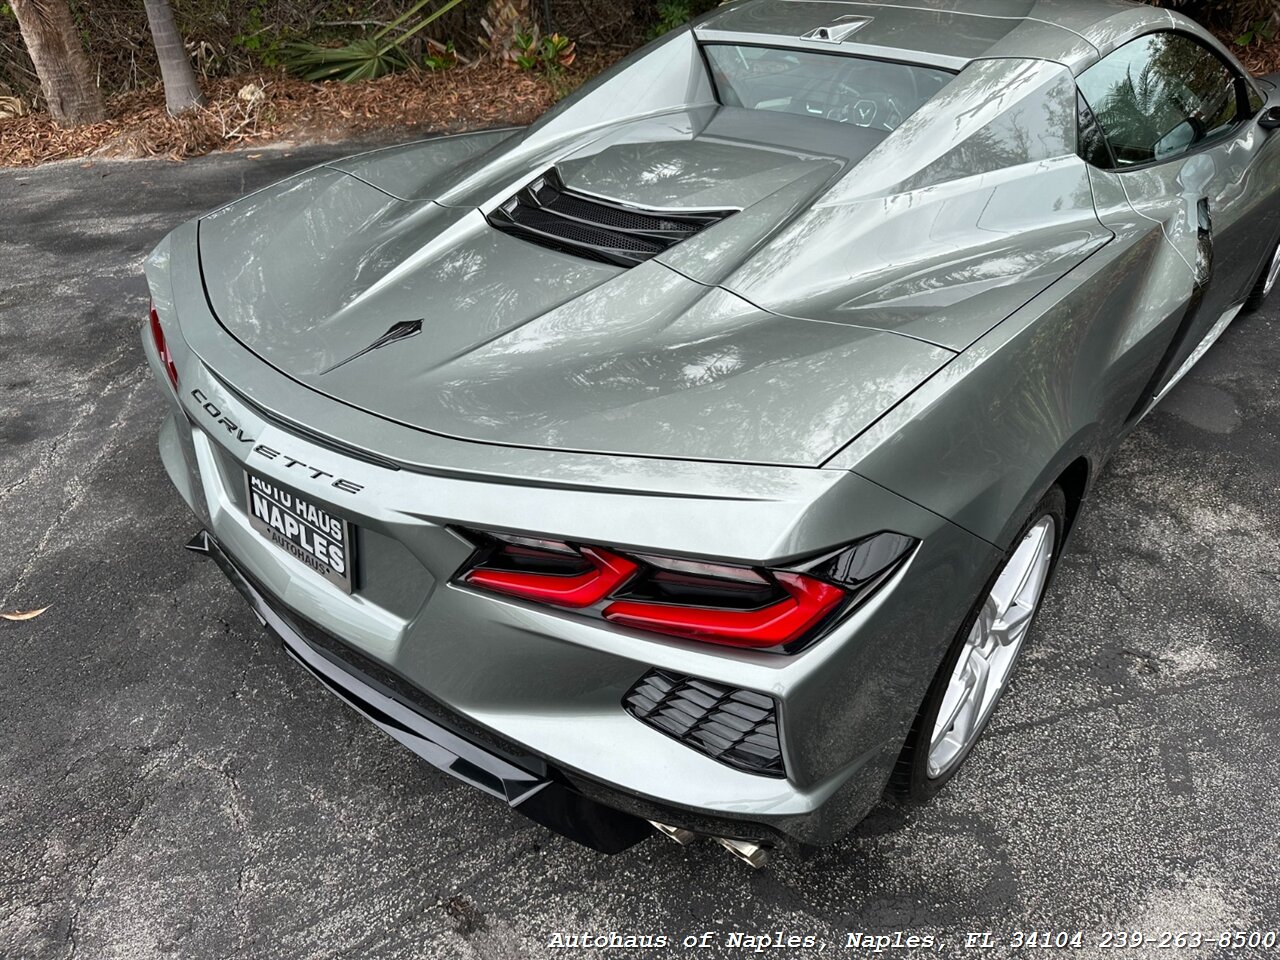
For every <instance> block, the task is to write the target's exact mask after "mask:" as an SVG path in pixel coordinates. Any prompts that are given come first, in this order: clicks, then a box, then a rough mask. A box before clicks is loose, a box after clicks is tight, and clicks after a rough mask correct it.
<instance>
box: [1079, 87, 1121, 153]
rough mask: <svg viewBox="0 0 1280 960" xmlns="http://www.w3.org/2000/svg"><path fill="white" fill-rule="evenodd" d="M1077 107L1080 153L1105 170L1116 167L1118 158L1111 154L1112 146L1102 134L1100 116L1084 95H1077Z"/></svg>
mask: <svg viewBox="0 0 1280 960" xmlns="http://www.w3.org/2000/svg"><path fill="white" fill-rule="evenodd" d="M1076 109H1077V111H1078V113H1079V118H1080V120H1079V123H1080V155H1081V156H1082V157H1084V159H1085V160H1086V161H1088V162H1089V163H1091V164H1093V165H1094V166H1095V167H1102V168H1103V169H1104V170H1105V169H1110V168H1111V167H1114V166H1115V165H1116V160H1115V157H1113V156H1112V155H1111V147H1110V146H1108V144H1107V138H1106V137H1105V136H1103V134H1102V127H1101V126H1099V125H1098V118H1097V117H1095V116H1094V115H1093V111H1092V110H1090V109H1089V104H1087V103H1085V100H1084V96H1083V95H1077V97H1076Z"/></svg>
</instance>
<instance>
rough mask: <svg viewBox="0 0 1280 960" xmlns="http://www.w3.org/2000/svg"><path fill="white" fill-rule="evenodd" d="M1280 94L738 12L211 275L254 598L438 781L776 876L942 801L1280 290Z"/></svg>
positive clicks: (222, 497)
mask: <svg viewBox="0 0 1280 960" xmlns="http://www.w3.org/2000/svg"><path fill="white" fill-rule="evenodd" d="M1277 126H1280V89H1277V84H1276V83H1275V82H1273V81H1268V80H1266V79H1255V78H1251V77H1249V76H1248V75H1247V74H1246V72H1245V71H1244V70H1242V69H1241V67H1240V65H1239V64H1238V63H1237V62H1236V61H1235V59H1233V57H1232V55H1231V54H1230V52H1228V51H1227V50H1226V49H1224V48H1223V46H1222V45H1221V44H1220V43H1218V42H1217V41H1216V40H1214V38H1213V37H1212V36H1210V35H1209V34H1208V33H1206V32H1205V31H1204V30H1202V29H1201V28H1200V27H1198V26H1196V25H1195V24H1194V23H1192V22H1190V21H1189V20H1187V19H1185V18H1183V17H1181V16H1179V15H1178V14H1176V13H1170V12H1168V11H1165V10H1159V9H1156V8H1153V7H1146V6H1137V5H1133V4H1129V3H1124V2H1119V0H972V2H966V3H963V4H961V3H959V2H956V0H923V2H912V3H906V2H903V3H895V2H892V0H890V2H883V3H872V2H839V0H743V2H734V3H729V4H726V5H724V6H721V7H720V8H718V9H717V10H715V11H714V12H713V13H711V14H710V15H708V16H707V17H704V18H703V19H701V20H700V21H698V22H696V23H694V24H693V25H691V26H689V27H687V28H685V29H682V30H680V31H677V32H675V33H672V34H669V35H667V36H665V37H663V38H662V39H660V40H658V41H656V42H655V43H653V44H651V45H650V46H648V47H646V48H645V49H643V50H641V51H640V52H639V53H637V54H635V55H634V56H632V57H631V58H629V59H628V60H626V61H624V62H622V63H621V64H619V65H618V66H617V67H616V68H614V69H613V70H611V71H609V72H608V73H606V74H605V75H603V76H602V77H600V78H599V79H598V80H596V81H595V82H594V83H592V84H590V85H588V86H587V87H585V88H583V89H582V90H580V91H579V92H578V93H576V94H575V95H574V96H572V97H571V98H569V99H568V100H566V101H564V102H563V103H562V104H561V105H560V106H558V107H557V108H556V109H554V110H552V111H551V112H550V113H548V114H547V115H546V116H544V117H543V118H542V119H541V120H540V121H539V122H537V123H535V124H534V125H533V126H531V127H529V128H528V129H521V130H490V131H485V132H481V133H474V134H468V135H464V136H456V137H449V138H442V139H433V140H427V141H423V142H420V143H412V144H408V145H405V146H397V147H392V148H389V149H385V150H378V151H374V152H372V153H366V154H362V155H360V156H355V157H351V158H349V159H345V160H341V161H338V162H334V163H327V164H323V165H321V166H318V167H315V168H313V169H311V170H308V171H306V172H304V173H301V174H299V175H297V176H294V177H292V178H290V179H288V180H285V181H283V182H281V183H279V184H276V185H275V186H272V187H269V188H267V189H265V190H262V191H260V192H258V193H255V194H253V195H251V196H248V197H245V198H244V199H241V200H238V201H236V202H234V203H232V204H230V205H228V206H226V207H223V208H222V209H220V210H217V211H215V212H214V213H211V214H209V215H208V216H205V217H202V218H200V219H198V220H196V221H194V222H191V223H187V224H184V225H182V226H180V227H178V228H177V229H176V230H174V231H173V233H171V234H170V235H169V236H168V237H167V238H166V239H165V240H164V241H163V242H162V243H161V244H160V245H159V247H157V249H156V250H155V252H154V253H153V254H152V255H151V257H150V259H149V260H148V262H147V267H146V270H147V277H148V280H149V283H150V289H151V295H152V298H153V301H154V304H153V307H152V310H151V315H150V320H149V323H148V324H147V325H146V326H145V328H144V331H143V339H144V342H145V344H146V349H147V355H148V358H149V360H150V362H151V365H152V366H153V367H154V369H155V372H156V376H157V378H158V380H159V381H160V383H161V384H162V386H163V389H164V390H165V392H166V394H167V395H168V398H169V401H170V412H169V415H168V418H167V419H166V421H165V423H164V426H163V428H162V430H161V435H160V452H161V456H162V457H163V459H164V463H165V466H166V468H167V470H168V473H169V475H170V476H171V477H172V479H173V483H174V485H175V486H176V487H177V489H178V491H179V493H180V494H181V495H182V497H183V498H184V499H185V500H186V502H187V503H188V504H189V505H190V507H191V509H192V510H193V511H194V512H195V513H196V515H197V517H198V518H199V521H200V523H201V525H202V530H201V531H200V533H199V534H198V535H197V536H196V537H195V538H194V539H193V540H192V542H191V544H189V546H190V547H191V548H192V549H193V550H196V551H198V552H200V553H204V554H207V555H209V556H210V557H212V558H213V559H214V560H216V561H217V562H218V564H219V565H220V566H221V567H222V569H223V570H224V571H225V572H226V574H227V575H228V576H229V577H230V578H231V580H232V582H233V583H234V584H235V585H236V586H237V587H238V588H239V589H240V591H241V592H242V593H244V595H245V596H246V597H247V598H248V600H249V603H250V604H251V605H252V607H253V609H254V610H255V611H256V613H257V615H258V617H259V618H260V619H261V620H262V621H263V622H264V623H265V624H266V625H267V626H268V627H269V628H270V629H271V630H272V631H273V632H274V633H275V634H277V635H278V636H279V637H280V638H282V639H283V642H284V644H285V646H286V647H287V649H288V650H289V652H290V653H292V654H293V656H294V657H296V658H297V659H298V660H299V661H300V662H301V663H302V664H303V665H305V666H306V667H307V668H308V669H309V670H310V671H311V672H312V673H314V674H315V676H316V677H318V678H319V679H320V681H321V682H323V683H324V684H325V685H326V686H328V687H329V688H330V689H331V690H332V691H333V692H334V693H336V694H337V695H338V696H339V697H341V698H342V699H344V700H345V701H346V702H347V703H349V704H350V705H352V706H353V707H355V708H356V709H357V710H359V711H361V712H362V713H364V714H365V715H367V716H368V717H369V719H370V720H372V721H373V722H374V723H376V724H377V725H378V726H380V727H381V728H382V729H384V730H385V731H386V732H387V733H389V734H390V735H391V736H393V737H395V738H396V739H397V740H399V741H401V742H402V743H403V744H405V745H406V746H408V747H409V748H411V749H412V750H414V751H415V752H416V753H418V754H419V755H420V756H422V757H423V758H424V759H426V760H427V761H428V762H429V763H431V764H433V765H434V766H436V767H438V768H440V769H441V770H444V771H445V772H447V773H449V774H451V775H452V776H454V777H457V778H459V779H461V780H464V781H466V782H468V783H470V784H472V785H473V786H475V787H476V788H478V789H479V790H481V791H483V792H485V793H488V794H490V795H492V796H494V797H497V798H499V799H501V800H503V801H505V802H507V803H508V804H510V805H511V806H512V807H514V808H515V809H516V810H518V811H520V812H521V813H523V814H526V815H528V816H529V817H532V818H533V819H534V820H536V821H538V822H540V823H542V824H544V825H546V826H547V827H550V828H551V829H553V830H556V831H559V832H561V833H563V834H565V835H567V836H570V837H572V838H574V839H576V840H579V841H581V842H582V843H585V844H588V845H590V846H592V847H594V848H596V849H598V850H602V851H606V852H614V851H618V850H621V849H624V848H625V847H627V846H629V845H631V844H633V843H635V842H636V841H638V840H640V839H641V838H643V837H645V836H647V835H650V834H652V833H653V832H654V831H655V830H656V831H657V832H660V833H662V834H665V835H667V836H669V837H672V838H674V839H677V840H680V841H682V842H687V841H689V840H691V839H693V838H695V837H697V836H706V837H711V838H715V839H716V840H718V841H719V842H720V843H721V844H723V845H724V846H725V847H727V848H728V849H729V850H730V851H731V852H733V853H734V854H735V855H737V856H739V857H740V858H742V859H744V860H746V861H748V862H749V863H752V864H756V865H758V864H760V863H762V862H763V861H764V860H765V859H766V858H767V857H768V855H769V851H770V850H771V849H784V850H792V851H796V850H803V849H804V848H805V847H806V846H808V845H816V844H823V843H828V842H830V841H832V840H834V839H836V838H838V837H839V836H840V835H841V834H842V833H844V832H845V831H847V830H848V829H849V828H850V827H851V826H853V825H854V824H855V823H857V821H858V820H859V819H860V818H861V817H863V816H864V815H865V814H866V812H867V811H868V810H869V809H870V808H871V807H872V806H873V805H874V804H875V803H876V802H877V800H878V799H879V798H880V797H881V796H882V795H883V794H884V792H885V790H886V788H891V789H894V790H897V791H899V792H901V793H904V794H906V795H907V796H910V797H913V798H918V799H920V798H927V797H929V796H930V795H932V794H933V793H935V792H936V791H937V790H938V789H939V788H940V787H941V786H942V785H943V784H944V783H946V781H947V780H948V779H950V778H951V777H952V776H953V775H954V774H955V772H956V770H957V768H958V767H959V766H960V765H961V764H962V763H963V761H964V760H965V758H966V756H967V755H968V754H969V752H970V750H972V749H973V747H974V743H975V741H976V740H977V739H978V737H979V735H980V734H981V732H982V730H983V728H984V727H985V725H986V724H987V722H988V721H989V720H990V718H991V715H992V712H993V710H994V709H995V707H996V704H997V703H998V701H999V699H1000V695H1001V693H1002V691H1003V690H1004V689H1005V688H1006V687H1007V685H1008V683H1009V680H1010V676H1011V674H1012V671H1013V668H1014V667H1015V665H1016V663H1017V659H1018V655H1019V652H1020V650H1021V648H1022V647H1023V646H1024V644H1025V642H1026V638H1027V634H1028V631H1029V629H1030V627H1031V625H1032V622H1033V618H1034V616H1035V613H1036V609H1037V606H1038V605H1039V603H1040V600H1041V597H1042V596H1043V594H1044V591H1045V588H1046V586H1047V584H1048V583H1049V580H1050V577H1051V575H1052V572H1053V567H1054V563H1055V561H1056V560H1057V558H1058V556H1059V555H1060V554H1061V552H1062V549H1063V546H1064V544H1065V543H1066V541H1067V539H1068V537H1069V536H1070V533H1071V529H1072V525H1073V524H1074V522H1075V520H1076V518H1077V516H1078V513H1079V510H1080V507H1081V504H1082V503H1083V502H1084V501H1085V499H1086V498H1087V496H1088V492H1089V489H1090V485H1091V483H1092V482H1093V479H1094V478H1095V477H1096V476H1097V474H1098V471H1099V470H1100V469H1101V467H1102V465H1103V464H1104V463H1105V462H1106V460H1107V457H1108V456H1109V455H1110V453H1111V452H1112V451H1113V450H1114V449H1115V448H1116V446H1117V444H1118V442H1119V441H1120V439H1121V438H1122V437H1123V436H1124V435H1125V433H1126V431H1128V430H1129V429H1131V428H1132V427H1133V426H1134V425H1135V424H1136V423H1138V421H1140V420H1141V419H1142V417H1143V416H1144V414H1146V413H1147V412H1148V411H1149V410H1150V409H1151V408H1152V407H1153V406H1154V405H1155V404H1157V403H1159V401H1160V399H1161V397H1163V396H1164V395H1165V393H1166V392H1167V391H1168V390H1169V389H1170V388H1171V387H1172V386H1173V384H1175V383H1176V382H1177V381H1178V379H1179V377H1181V376H1182V375H1183V374H1184V373H1185V372H1186V371H1187V370H1188V369H1189V368H1190V367H1191V365H1192V364H1194V363H1195V362H1196V360H1197V359H1198V358H1199V357H1200V356H1201V355H1202V354H1203V353H1204V352H1205V350H1206V349H1208V347H1209V346H1210V345H1211V344H1212V343H1213V342H1214V340H1215V338H1216V337H1217V336H1218V335H1219V334H1220V333H1221V332H1222V330H1223V329H1224V328H1225V327H1226V326H1227V324H1229V323H1231V322H1232V320H1233V319H1235V318H1236V317H1237V316H1239V315H1241V314H1242V313H1244V312H1247V311H1248V310H1249V309H1250V308H1252V307H1254V306H1256V305H1257V304H1258V303H1259V302H1260V301H1261V300H1262V299H1263V298H1264V297H1265V296H1266V295H1267V294H1268V293H1269V292H1270V290H1271V288H1272V286H1273V285H1274V284H1275V282H1276V278H1277V273H1280V256H1278V255H1277V243H1278V240H1280V192H1278V188H1280V136H1278V135H1275V134H1273V132H1272V131H1273V129H1274V128H1276V127H1277Z"/></svg>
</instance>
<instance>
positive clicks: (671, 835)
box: [649, 820, 698, 847]
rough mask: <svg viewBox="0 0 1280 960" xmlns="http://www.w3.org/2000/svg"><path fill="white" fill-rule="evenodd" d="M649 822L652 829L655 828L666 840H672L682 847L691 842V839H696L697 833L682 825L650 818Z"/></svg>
mask: <svg viewBox="0 0 1280 960" xmlns="http://www.w3.org/2000/svg"><path fill="white" fill-rule="evenodd" d="M649 823H651V824H652V825H653V829H655V830H657V831H658V832H659V833H660V834H662V835H663V836H664V837H666V838H667V839H668V840H674V841H675V842H676V843H678V844H680V846H682V847H687V846H688V845H689V844H691V843H693V841H695V840H697V839H698V835H697V834H696V833H694V832H693V831H692V830H686V829H685V828H684V827H673V826H671V824H669V823H659V822H658V821H657V820H650V821H649Z"/></svg>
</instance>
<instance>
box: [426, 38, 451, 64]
mask: <svg viewBox="0 0 1280 960" xmlns="http://www.w3.org/2000/svg"><path fill="white" fill-rule="evenodd" d="M431 44H432V52H431V53H429V54H427V55H426V56H425V57H423V58H422V66H423V68H424V69H426V70H448V69H450V68H451V67H456V66H457V65H458V51H457V50H456V49H455V48H454V46H453V41H452V40H450V41H449V42H448V43H446V44H444V45H440V44H438V43H435V42H434V41H431Z"/></svg>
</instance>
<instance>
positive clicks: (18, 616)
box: [0, 607, 49, 620]
mask: <svg viewBox="0 0 1280 960" xmlns="http://www.w3.org/2000/svg"><path fill="white" fill-rule="evenodd" d="M48 609H49V608H48V607H41V608H40V609H39V610H6V611H5V612H4V613H0V617H3V618H4V619H5V620H34V619H35V618H36V617H38V616H40V614H42V613H44V612H45V611H46V610H48Z"/></svg>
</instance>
